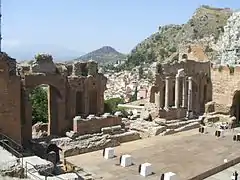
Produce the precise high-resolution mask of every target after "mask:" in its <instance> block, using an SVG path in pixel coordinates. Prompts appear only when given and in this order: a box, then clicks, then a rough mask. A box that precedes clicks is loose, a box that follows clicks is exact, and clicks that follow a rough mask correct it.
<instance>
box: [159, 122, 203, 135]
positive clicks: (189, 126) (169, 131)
mask: <svg viewBox="0 0 240 180" xmlns="http://www.w3.org/2000/svg"><path fill="white" fill-rule="evenodd" d="M199 127H200V123H199V122H197V121H195V122H190V123H188V124H186V125H184V126H181V127H178V128H175V129H167V130H166V131H164V132H162V133H160V134H159V135H160V136H166V135H170V134H175V133H179V132H182V131H188V130H191V129H195V128H199Z"/></svg>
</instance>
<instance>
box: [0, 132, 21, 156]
mask: <svg viewBox="0 0 240 180" xmlns="http://www.w3.org/2000/svg"><path fill="white" fill-rule="evenodd" d="M3 140H4V141H5V142H8V144H9V146H11V147H12V149H15V150H16V151H18V152H19V153H22V152H23V146H22V145H20V144H19V143H17V142H16V141H14V140H13V139H12V138H10V137H8V136H7V135H5V134H2V133H0V141H3Z"/></svg>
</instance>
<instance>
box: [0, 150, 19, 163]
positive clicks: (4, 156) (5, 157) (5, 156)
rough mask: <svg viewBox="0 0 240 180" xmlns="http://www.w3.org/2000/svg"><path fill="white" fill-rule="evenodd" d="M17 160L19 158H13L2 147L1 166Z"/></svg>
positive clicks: (0, 153)
mask: <svg viewBox="0 0 240 180" xmlns="http://www.w3.org/2000/svg"><path fill="white" fill-rule="evenodd" d="M16 159H17V158H16V157H15V156H13V155H12V154H11V153H10V152H8V151H7V150H5V149H4V148H3V147H1V146H0V165H1V164H5V163H6V162H8V161H13V160H16Z"/></svg>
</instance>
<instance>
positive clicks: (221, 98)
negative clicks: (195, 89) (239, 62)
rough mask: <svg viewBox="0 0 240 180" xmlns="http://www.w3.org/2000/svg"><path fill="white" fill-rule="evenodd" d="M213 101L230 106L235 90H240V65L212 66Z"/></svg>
mask: <svg viewBox="0 0 240 180" xmlns="http://www.w3.org/2000/svg"><path fill="white" fill-rule="evenodd" d="M211 79H212V88H213V101H214V102H216V104H217V105H220V107H221V108H226V109H228V108H230V107H231V105H232V99H233V96H234V92H235V91H236V90H240V67H228V66H219V67H212V68H211Z"/></svg>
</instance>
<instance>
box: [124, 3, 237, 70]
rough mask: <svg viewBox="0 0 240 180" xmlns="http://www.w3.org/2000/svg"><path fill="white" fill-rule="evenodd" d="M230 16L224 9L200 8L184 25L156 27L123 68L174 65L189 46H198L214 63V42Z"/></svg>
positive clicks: (215, 53)
mask: <svg viewBox="0 0 240 180" xmlns="http://www.w3.org/2000/svg"><path fill="white" fill-rule="evenodd" d="M232 13H233V12H232V10H230V9H228V8H212V7H209V6H201V7H200V8H198V9H197V10H196V11H195V13H194V14H193V16H192V18H191V19H190V20H189V21H188V22H187V23H186V24H182V25H166V26H163V27H159V29H158V31H157V32H156V33H154V34H153V35H151V36H150V37H148V38H147V39H145V40H144V41H142V42H141V43H139V44H138V45H137V46H136V47H135V48H134V49H133V50H132V52H131V54H130V55H129V57H128V61H127V66H128V67H129V66H135V65H139V64H141V63H143V62H147V63H152V62H154V61H159V62H162V63H163V62H169V61H176V60H178V55H179V53H181V51H182V49H184V48H185V47H187V46H188V45H189V44H190V45H197V46H201V47H202V49H203V51H204V53H206V55H207V56H208V58H209V59H210V60H214V59H216V57H217V54H218V51H219V46H217V42H218V40H219V37H221V36H222V34H223V33H224V26H225V25H226V24H227V20H228V19H229V17H230V16H231V15H232Z"/></svg>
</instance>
